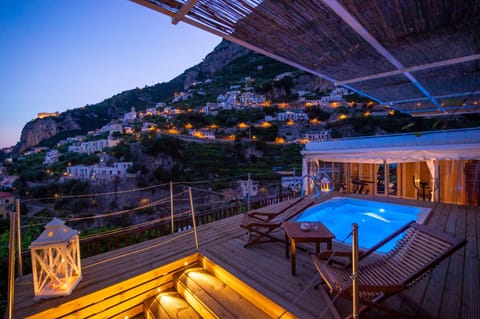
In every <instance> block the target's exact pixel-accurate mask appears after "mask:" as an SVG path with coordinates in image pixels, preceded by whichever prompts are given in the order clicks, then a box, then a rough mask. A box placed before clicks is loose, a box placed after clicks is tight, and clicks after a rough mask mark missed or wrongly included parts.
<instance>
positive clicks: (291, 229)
mask: <svg viewBox="0 0 480 319" xmlns="http://www.w3.org/2000/svg"><path fill="white" fill-rule="evenodd" d="M302 224H307V225H308V226H309V229H308V230H302ZM282 227H283V229H284V230H285V243H286V244H285V256H286V257H287V258H288V257H289V256H288V254H289V251H288V244H289V242H290V250H291V254H292V257H291V260H290V261H291V268H292V276H295V274H296V256H295V255H296V252H297V242H313V243H315V244H316V252H317V253H319V252H320V243H326V244H327V249H328V250H331V249H332V239H334V238H335V235H334V234H332V233H331V232H330V230H328V228H327V227H325V225H323V224H322V223H320V222H284V223H283V224H282Z"/></svg>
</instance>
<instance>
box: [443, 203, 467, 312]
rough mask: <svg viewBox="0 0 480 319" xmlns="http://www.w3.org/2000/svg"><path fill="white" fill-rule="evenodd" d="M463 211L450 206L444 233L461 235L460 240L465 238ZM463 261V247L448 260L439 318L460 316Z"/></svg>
mask: <svg viewBox="0 0 480 319" xmlns="http://www.w3.org/2000/svg"><path fill="white" fill-rule="evenodd" d="M465 209H466V207H465V206H453V205H452V210H451V211H450V215H449V219H448V221H447V227H446V232H447V233H449V234H451V235H454V236H455V234H463V235H462V239H463V238H465V235H464V234H465ZM456 237H458V236H456ZM464 259H465V247H463V248H460V250H459V251H457V252H456V253H455V254H453V255H452V256H451V257H450V258H448V274H447V275H446V278H445V279H444V280H445V288H444V290H443V296H442V301H441V302H440V312H439V318H458V317H459V315H460V305H461V300H462V290H463V287H462V286H461V285H459V284H458V283H459V278H462V277H463V265H464Z"/></svg>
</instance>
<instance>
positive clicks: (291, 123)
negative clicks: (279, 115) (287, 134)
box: [287, 120, 295, 126]
mask: <svg viewBox="0 0 480 319" xmlns="http://www.w3.org/2000/svg"><path fill="white" fill-rule="evenodd" d="M293 124H295V122H294V121H293V120H288V121H287V125H289V126H290V125H293Z"/></svg>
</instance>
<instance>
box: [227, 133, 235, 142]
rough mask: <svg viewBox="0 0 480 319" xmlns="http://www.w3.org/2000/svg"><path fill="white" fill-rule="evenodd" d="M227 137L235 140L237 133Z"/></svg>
mask: <svg viewBox="0 0 480 319" xmlns="http://www.w3.org/2000/svg"><path fill="white" fill-rule="evenodd" d="M227 139H229V140H231V141H234V140H235V134H230V135H229V136H227Z"/></svg>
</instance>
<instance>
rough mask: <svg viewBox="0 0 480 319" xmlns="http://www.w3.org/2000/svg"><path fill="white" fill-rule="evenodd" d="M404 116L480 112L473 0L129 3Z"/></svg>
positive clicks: (479, 29) (478, 9)
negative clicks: (324, 81) (180, 22)
mask: <svg viewBox="0 0 480 319" xmlns="http://www.w3.org/2000/svg"><path fill="white" fill-rule="evenodd" d="M132 1H134V2H136V3H139V4H141V5H143V6H145V7H148V8H151V9H153V10H155V11H158V12H161V13H163V14H166V15H168V16H170V17H172V23H174V24H176V23H178V22H179V21H182V22H185V23H188V24H190V25H193V26H196V27H198V28H201V29H203V30H206V31H208V32H211V33H213V34H216V35H218V36H220V37H223V38H224V39H227V40H229V41H232V42H234V43H237V44H239V45H242V46H244V47H246V48H248V49H251V50H254V51H256V52H259V53H261V54H264V55H267V56H269V57H272V58H274V59H276V60H278V61H281V62H284V63H287V64H290V65H292V66H294V67H297V68H299V69H301V70H304V71H306V72H309V73H311V74H314V75H317V76H319V77H321V78H323V79H325V80H328V81H330V82H332V83H333V84H334V85H336V86H343V87H346V88H348V89H351V90H353V91H355V92H358V93H360V94H362V95H364V96H367V97H369V98H370V99H372V100H374V101H376V102H378V103H380V104H382V105H384V106H386V107H389V108H392V109H395V110H397V111H400V112H402V113H407V114H411V115H413V116H438V115H448V114H462V113H471V112H480V0H472V1H464V0H444V1H440V2H438V1H433V2H432V1H418V0H402V1H391V0H385V1H383V0H364V1H352V0H295V1H292V0H237V1H228V0H132Z"/></svg>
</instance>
